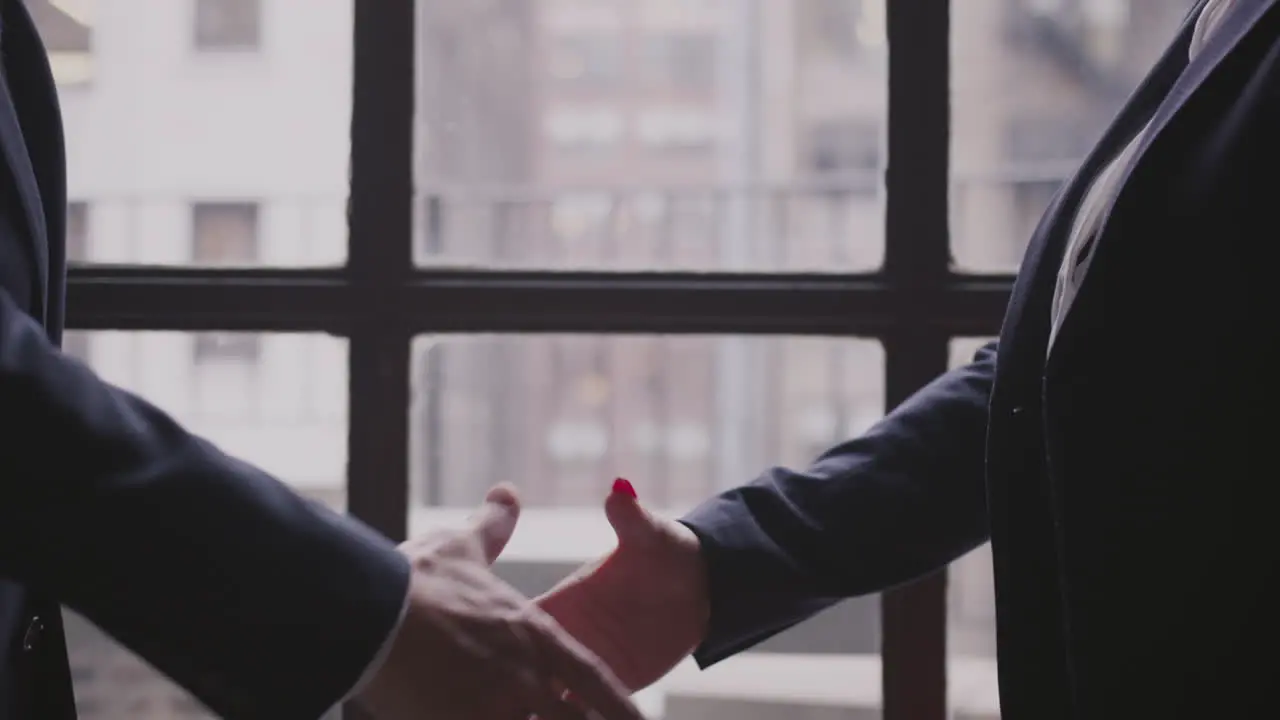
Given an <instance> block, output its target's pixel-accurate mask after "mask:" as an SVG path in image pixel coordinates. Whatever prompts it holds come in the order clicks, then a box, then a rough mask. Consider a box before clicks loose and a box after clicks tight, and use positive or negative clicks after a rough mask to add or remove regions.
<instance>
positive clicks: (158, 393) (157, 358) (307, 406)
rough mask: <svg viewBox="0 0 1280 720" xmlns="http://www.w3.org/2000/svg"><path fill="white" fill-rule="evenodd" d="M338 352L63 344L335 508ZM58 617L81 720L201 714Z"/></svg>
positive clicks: (147, 339)
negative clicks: (64, 631) (63, 626)
mask: <svg viewBox="0 0 1280 720" xmlns="http://www.w3.org/2000/svg"><path fill="white" fill-rule="evenodd" d="M346 345H347V343H346V341H345V340H343V339H338V338H333V337H330V336H327V335H319V334H316V335H309V334H308V335H302V334H297V335H294V334H288V335H286V334H266V333H262V334H256V333H180V332H117V331H107V332H97V331H95V332H72V333H68V335H67V337H66V338H65V342H64V343H63V346H64V349H65V351H66V352H67V353H69V354H71V355H74V356H76V357H78V358H80V359H81V360H83V361H85V362H86V363H87V364H88V365H89V366H90V367H92V368H93V369H94V370H95V371H96V372H97V373H98V374H99V375H100V376H101V377H102V378H103V379H105V380H107V381H109V382H112V383H114V384H116V385H118V386H121V387H124V388H126V389H128V390H130V391H132V392H135V393H137V394H138V395H140V396H142V397H144V398H146V399H147V400H150V401H151V402H153V403H155V404H156V405H158V406H159V407H160V408H162V409H164V410H165V411H166V412H168V413H170V414H171V415H173V417H175V418H176V419H177V420H178V421H179V422H181V423H182V424H183V425H185V426H186V427H187V428H189V429H190V430H192V431H194V432H195V433H196V434H198V435H200V436H202V437H204V438H206V439H208V440H210V441H212V442H214V443H215V444H217V445H218V446H219V447H221V448H223V449H224V450H226V451H227V452H228V453H230V454H232V455H235V456H236V457H239V458H242V459H244V460H247V461H249V462H251V463H254V464H255V465H257V466H259V467H261V468H263V469H265V470H267V471H269V472H271V473H272V474H274V475H275V476H276V477H278V478H280V479H281V480H283V481H285V482H287V483H288V484H289V485H291V486H293V487H294V488H296V489H297V490H298V491H299V492H301V493H302V494H304V495H306V496H309V497H312V498H314V499H316V500H317V501H319V502H322V503H324V504H326V505H328V506H330V507H332V508H334V509H335V510H343V509H344V508H345V505H346V465H347V348H346ZM63 616H64V619H65V620H66V623H67V646H68V650H69V652H70V658H71V668H72V676H73V678H74V683H75V693H76V703H77V706H78V708H79V714H80V718H81V720H135V719H139V718H156V719H160V718H163V720H196V719H197V718H198V719H199V720H205V718H210V717H211V716H210V715H209V714H208V713H207V712H206V711H204V710H203V709H202V708H201V707H200V706H199V705H198V704H197V703H196V701H195V700H193V699H192V698H191V697H190V696H189V695H188V694H187V693H186V692H184V691H183V690H181V689H180V688H178V687H177V686H176V685H174V684H173V683H172V682H170V681H169V680H167V679H165V678H164V677H163V676H161V675H160V674H159V673H157V672H156V671H155V670H154V669H152V668H151V667H150V666H148V665H146V664H145V663H144V662H143V661H141V660H140V659H138V658H137V657H136V656H135V655H133V653H131V652H129V651H128V650H125V649H124V648H122V647H121V646H120V645H118V644H116V643H115V642H114V641H113V640H111V639H110V638H109V637H107V636H106V635H105V634H103V633H102V632H100V631H99V630H98V629H97V628H96V627H94V626H93V625H92V624H91V623H89V622H88V621H86V620H84V619H83V618H81V617H79V616H78V615H76V614H75V613H73V612H71V611H64V613H63ZM326 720H333V719H332V718H329V719H326Z"/></svg>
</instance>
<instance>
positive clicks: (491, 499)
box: [470, 485, 520, 564]
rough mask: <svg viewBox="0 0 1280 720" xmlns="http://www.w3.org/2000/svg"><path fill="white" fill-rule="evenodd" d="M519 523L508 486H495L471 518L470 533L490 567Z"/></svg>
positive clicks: (517, 500) (517, 506)
mask: <svg viewBox="0 0 1280 720" xmlns="http://www.w3.org/2000/svg"><path fill="white" fill-rule="evenodd" d="M519 519H520V498H519V496H518V495H516V491H515V488H513V487H511V486H510V485H495V486H494V487H492V488H490V490H489V492H488V493H487V494H486V495H485V496H484V503H482V504H481V505H480V508H479V509H478V510H476V511H475V512H474V513H473V514H472V515H471V520H470V526H471V531H472V532H473V533H474V534H475V537H476V539H477V540H479V542H480V547H481V550H482V552H483V553H484V560H485V562H486V563H488V564H493V561H494V560H497V559H498V556H499V555H501V554H502V550H503V548H505V547H506V546H507V542H509V541H510V540H511V535H512V534H513V533H514V532H515V530H516V522H517V521H518V520H519Z"/></svg>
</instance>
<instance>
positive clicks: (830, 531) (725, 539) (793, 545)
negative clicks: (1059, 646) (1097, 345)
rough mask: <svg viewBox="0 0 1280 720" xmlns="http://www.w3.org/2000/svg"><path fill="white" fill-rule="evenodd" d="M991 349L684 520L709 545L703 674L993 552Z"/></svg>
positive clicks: (699, 656) (701, 651) (698, 653)
mask: <svg viewBox="0 0 1280 720" xmlns="http://www.w3.org/2000/svg"><path fill="white" fill-rule="evenodd" d="M994 371H995V345H994V344H992V345H988V346H987V347H985V348H983V349H982V350H981V351H980V352H979V353H978V355H977V357H976V358H975V360H974V362H973V363H972V364H970V365H968V366H967V367H964V368H961V369H959V370H956V371H953V372H951V373H948V374H946V375H943V376H942V377H940V378H938V379H937V380H935V381H934V382H933V383H931V384H930V385H928V386H927V387H925V388H924V389H922V390H921V391H919V392H918V393H916V394H915V395H914V396H913V397H911V398H910V399H908V400H907V401H906V402H905V403H903V404H902V405H901V406H899V407H898V408H897V409H896V410H894V411H893V412H892V413H890V414H889V415H888V416H887V417H886V418H885V419H883V420H882V421H880V422H879V423H878V424H877V425H875V426H874V427H873V428H872V429H871V430H869V431H868V432H867V433H866V434H865V435H863V436H861V437H859V438H857V439H854V440H850V441H848V442H846V443H844V444H842V445H839V446H837V447H835V448H833V449H831V450H829V451H827V452H826V453H825V454H824V455H823V456H822V457H820V458H819V459H818V460H817V461H816V462H815V463H814V464H813V465H812V466H811V467H809V468H808V469H807V470H805V471H803V472H794V471H791V470H786V469H782V468H774V469H772V470H769V471H768V472H766V473H764V474H763V475H761V476H760V477H759V478H757V479H756V480H754V481H753V482H751V483H749V484H747V485H744V486H742V487H739V488H736V489H733V490H729V491H727V492H725V493H723V494H721V495H719V496H717V497H715V498H712V499H711V500H709V501H707V502H705V503H703V504H702V505H701V506H699V507H697V508H696V509H694V510H693V512H691V513H690V514H689V515H687V516H686V517H685V518H683V519H682V522H684V524H685V525H687V526H688V527H689V528H691V529H692V530H693V531H694V533H696V534H697V535H698V537H699V538H700V540H701V541H702V548H703V554H704V557H705V558H706V560H707V567H708V574H709V581H710V593H711V620H710V626H709V628H708V633H707V637H706V638H705V639H704V642H703V644H702V645H701V647H699V648H698V650H697V651H696V652H695V653H694V657H695V659H696V660H697V661H698V663H699V665H701V666H702V667H706V666H708V665H711V664H713V663H716V662H718V661H720V660H722V659H724V658H726V657H728V656H730V655H733V654H735V653H738V652H740V651H742V650H745V649H747V648H749V647H751V646H752V645H755V644H757V643H759V642H761V641H763V640H765V639H767V638H769V637H770V636H772V635H774V634H776V633H778V632H781V631H782V630H785V629H786V628H788V627H790V626H792V625H794V624H795V623H797V622H799V621H801V620H803V619H805V618H807V617H809V616H811V615H813V614H814V613H816V612H818V611H820V610H822V609H824V608H826V607H828V606H830V605H832V604H834V603H835V602H837V601H839V600H841V599H844V598H848V597H853V596H857V595H863V594H867V593H872V592H877V591H881V590H885V589H887V588H890V587H893V586H895V585H898V584H901V583H904V582H907V581H910V580H913V579H915V578H917V577H919V576H921V575H923V574H926V573H929V572H931V571H933V570H935V569H937V568H940V567H942V566H944V565H946V564H947V563H949V562H951V561H952V560H954V559H956V558H958V557H959V556H961V555H963V554H964V553H965V552H968V551H969V550H971V549H973V548H975V547H977V546H978V545H980V544H982V543H983V542H985V541H986V539H987V537H988V534H989V530H988V524H987V511H986V493H985V481H984V472H983V465H984V456H985V444H986V428H987V403H988V400H989V397H990V391H991V382H992V378H993V375H994Z"/></svg>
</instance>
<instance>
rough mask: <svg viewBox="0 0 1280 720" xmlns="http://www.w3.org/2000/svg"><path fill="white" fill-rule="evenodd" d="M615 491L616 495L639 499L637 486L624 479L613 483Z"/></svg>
mask: <svg viewBox="0 0 1280 720" xmlns="http://www.w3.org/2000/svg"><path fill="white" fill-rule="evenodd" d="M613 491H614V492H616V493H621V494H623V495H626V496H628V497H633V498H634V497H637V496H636V489H635V486H633V485H632V484H631V481H629V480H625V479H623V478H618V479H617V480H614V481H613Z"/></svg>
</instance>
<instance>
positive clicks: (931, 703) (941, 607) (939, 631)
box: [880, 326, 951, 720]
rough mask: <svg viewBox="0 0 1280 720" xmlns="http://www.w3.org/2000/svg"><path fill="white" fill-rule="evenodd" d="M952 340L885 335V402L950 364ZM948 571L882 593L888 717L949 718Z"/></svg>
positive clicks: (932, 333) (909, 330)
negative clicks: (947, 646)
mask: <svg viewBox="0 0 1280 720" xmlns="http://www.w3.org/2000/svg"><path fill="white" fill-rule="evenodd" d="M950 340H951V338H950V337H948V336H947V334H946V333H945V332H940V331H937V330H928V331H921V330H920V329H919V328H914V327H909V326H904V327H901V328H897V329H895V330H894V331H893V332H892V333H891V334H889V335H887V336H885V337H884V338H883V341H884V349H885V406H886V407H895V406H897V405H899V404H900V403H902V402H903V401H904V400H906V399H907V398H908V397H910V396H911V394H912V393H914V392H916V391H917V390H919V389H920V388H921V387H922V386H924V385H926V384H927V383H929V382H930V381H931V380H933V379H934V378H935V377H937V376H938V375H939V374H941V373H942V372H943V371H945V369H946V367H947V360H948V355H949V349H950ZM946 589H947V571H946V570H945V569H942V570H938V571H937V572H935V573H932V574H931V575H928V576H926V577H924V578H921V579H919V580H917V581H915V582H913V583H910V584H908V585H903V586H899V587H897V588H894V589H892V590H888V591H886V592H885V593H884V594H883V595H882V596H881V602H880V623H881V635H880V637H881V660H882V662H883V673H884V674H883V680H882V684H883V692H884V718H885V720H943V719H944V718H946V717H948V715H947V692H946V691H947V664H946V660H947V648H946V622H947V592H946Z"/></svg>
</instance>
